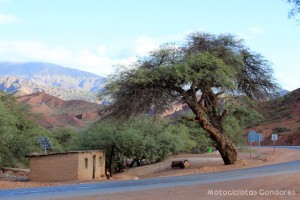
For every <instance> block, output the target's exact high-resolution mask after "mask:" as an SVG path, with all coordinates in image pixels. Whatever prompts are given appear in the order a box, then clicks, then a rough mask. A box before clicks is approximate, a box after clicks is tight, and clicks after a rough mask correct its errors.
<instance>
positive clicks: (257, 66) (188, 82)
mask: <svg viewBox="0 0 300 200" xmlns="http://www.w3.org/2000/svg"><path fill="white" fill-rule="evenodd" d="M276 89H277V86H276V84H275V82H274V81H273V78H272V69H271V67H270V63H269V62H268V61H267V60H265V59H264V58H263V56H262V55H260V54H258V53H255V52H252V51H250V50H249V49H248V48H247V47H245V46H244V44H243V41H241V40H239V39H236V38H235V37H234V36H232V35H212V34H207V33H199V32H196V33H192V34H190V35H189V36H188V38H187V40H186V42H185V43H184V44H183V45H181V46H175V45H164V46H162V47H161V48H159V49H158V50H156V51H153V52H152V53H151V54H150V55H149V56H147V57H144V58H141V59H140V60H139V61H138V62H136V63H135V64H134V65H132V66H130V67H129V68H125V70H121V71H120V72H119V73H116V74H115V75H114V76H112V78H111V80H110V82H109V84H107V86H106V92H104V93H103V95H109V96H110V97H111V98H112V100H113V103H112V104H111V105H110V106H109V107H108V109H107V111H108V112H109V114H110V116H112V117H116V118H130V117H132V116H136V115H145V114H158V113H161V112H163V111H164V110H165V109H166V108H168V107H169V106H171V105H172V103H173V102H175V101H180V102H182V103H184V104H186V105H188V107H189V108H190V109H191V111H192V112H193V114H194V116H195V117H193V118H186V119H187V120H192V121H194V122H196V123H198V124H199V125H200V126H201V127H202V128H203V129H204V130H205V131H207V132H208V133H209V136H210V138H211V139H212V140H213V141H215V142H216V145H217V149H218V150H219V152H220V154H221V156H222V158H223V160H224V163H225V164H232V163H235V161H236V160H237V153H236V150H235V147H234V145H233V143H232V142H231V141H230V140H228V137H227V136H226V133H225V131H224V127H223V122H224V119H225V118H226V116H227V114H228V110H226V109H221V108H222V103H221V101H220V100H221V98H220V97H222V95H229V94H230V95H232V96H241V95H246V96H248V97H250V98H252V99H256V100H259V99H266V98H268V96H269V94H271V93H273V92H274V91H275V90H276Z"/></svg>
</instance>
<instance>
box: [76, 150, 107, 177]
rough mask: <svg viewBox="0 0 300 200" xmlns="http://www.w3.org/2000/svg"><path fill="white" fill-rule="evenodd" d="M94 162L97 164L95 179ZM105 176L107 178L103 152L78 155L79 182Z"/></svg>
mask: <svg viewBox="0 0 300 200" xmlns="http://www.w3.org/2000/svg"><path fill="white" fill-rule="evenodd" d="M94 159H95V161H94ZM93 162H95V166H94V169H95V174H94V177H93ZM104 176H105V154H104V153H103V151H94V152H79V153H78V179H79V180H92V179H99V178H101V177H104Z"/></svg>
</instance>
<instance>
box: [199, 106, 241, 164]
mask: <svg viewBox="0 0 300 200" xmlns="http://www.w3.org/2000/svg"><path fill="white" fill-rule="evenodd" d="M197 119H198V123H199V124H200V126H201V127H202V128H203V129H204V130H206V131H207V132H208V133H209V135H210V138H211V139H212V140H213V141H215V142H216V144H217V147H216V148H217V150H218V151H219V153H220V154H221V156H222V159H223V162H224V164H225V165H230V164H234V163H236V161H237V151H236V149H235V146H234V144H233V143H232V142H231V141H230V140H229V139H228V138H227V136H226V135H225V134H224V133H223V127H222V125H220V126H221V130H218V129H217V128H216V127H215V126H213V124H212V123H210V121H208V119H207V118H206V117H205V115H204V113H202V112H201V111H198V117H197Z"/></svg>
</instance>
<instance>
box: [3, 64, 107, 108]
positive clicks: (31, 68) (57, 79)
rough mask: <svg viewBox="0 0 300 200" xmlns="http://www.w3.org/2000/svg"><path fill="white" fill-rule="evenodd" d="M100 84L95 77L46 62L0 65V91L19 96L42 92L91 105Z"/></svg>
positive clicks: (102, 81)
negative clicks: (87, 102)
mask: <svg viewBox="0 0 300 200" xmlns="http://www.w3.org/2000/svg"><path fill="white" fill-rule="evenodd" d="M104 82H105V78H103V77H100V76H98V75H95V74H92V73H89V72H85V71H81V70H77V69H72V68H67V67H63V66H59V65H55V64H50V63H43V62H16V63H15V62H1V63H0V90H4V91H7V92H14V93H16V94H21V95H22V94H31V93H34V92H37V91H44V92H46V93H48V94H51V95H54V96H57V97H60V98H63V99H65V100H69V99H84V100H87V101H92V102H95V101H96V99H97V97H96V93H97V92H99V91H102V89H103V84H104Z"/></svg>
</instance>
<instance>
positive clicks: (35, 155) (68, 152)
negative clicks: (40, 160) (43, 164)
mask: <svg viewBox="0 0 300 200" xmlns="http://www.w3.org/2000/svg"><path fill="white" fill-rule="evenodd" d="M93 152H104V151H103V150H80V151H67V152H56V153H48V154H32V155H28V156H26V157H41V156H53V155H63V154H75V153H93Z"/></svg>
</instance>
